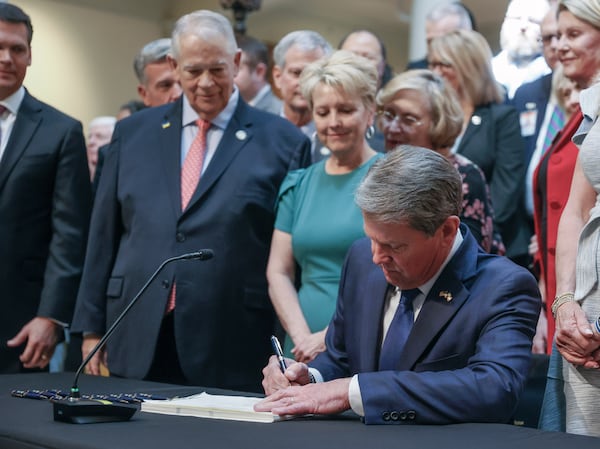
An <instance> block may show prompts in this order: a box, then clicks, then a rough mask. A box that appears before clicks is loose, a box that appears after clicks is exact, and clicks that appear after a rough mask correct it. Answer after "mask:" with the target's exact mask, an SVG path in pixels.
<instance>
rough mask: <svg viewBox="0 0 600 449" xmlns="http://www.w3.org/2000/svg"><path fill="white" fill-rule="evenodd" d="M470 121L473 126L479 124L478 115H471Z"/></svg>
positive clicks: (479, 118)
mask: <svg viewBox="0 0 600 449" xmlns="http://www.w3.org/2000/svg"><path fill="white" fill-rule="evenodd" d="M471 123H473V125H475V126H479V125H481V117H479V116H478V115H474V116H473V117H471Z"/></svg>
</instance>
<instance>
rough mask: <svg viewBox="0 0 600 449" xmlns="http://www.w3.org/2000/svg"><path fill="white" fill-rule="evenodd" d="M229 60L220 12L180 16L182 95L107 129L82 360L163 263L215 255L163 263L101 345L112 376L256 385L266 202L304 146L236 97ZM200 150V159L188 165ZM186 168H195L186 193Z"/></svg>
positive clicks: (267, 328)
mask: <svg viewBox="0 0 600 449" xmlns="http://www.w3.org/2000/svg"><path fill="white" fill-rule="evenodd" d="M240 57H241V52H240V51H239V49H238V48H237V45H236V42H235V38H234V35H233V31H232V29H231V25H230V23H229V21H228V20H227V19H226V18H225V17H223V16H222V15H220V14H217V13H213V12H210V11H196V12H195V13H191V14H188V15H186V16H184V17H182V18H181V19H179V20H178V21H177V23H176V24H175V28H174V31H173V59H172V60H171V63H172V64H173V67H174V68H175V70H176V72H177V74H178V76H179V79H180V81H181V85H182V89H183V92H184V95H183V96H182V98H180V99H179V100H177V101H176V102H175V103H171V104H167V105H163V106H159V107H156V108H149V109H146V110H143V111H140V112H137V113H136V114H134V115H133V116H131V117H129V118H128V119H127V120H123V121H121V122H118V123H117V126H116V128H115V132H114V135H113V142H112V143H111V146H110V148H109V150H108V154H107V158H106V162H105V165H104V172H103V174H102V177H101V178H100V184H99V186H98V192H97V194H96V199H95V202H94V210H93V214H92V216H93V218H92V227H91V230H90V240H89V250H88V254H87V257H86V263H85V267H84V274H83V279H82V284H81V288H80V291H79V296H78V303H77V309H76V312H75V318H74V325H73V327H74V328H75V330H78V331H80V332H83V334H84V343H83V355H84V356H85V355H86V354H87V353H89V351H90V350H91V348H92V347H93V345H94V344H95V343H96V342H97V341H98V339H99V338H100V336H101V335H102V334H103V333H104V332H105V331H106V328H107V326H108V325H110V324H111V323H112V322H114V320H115V318H116V317H117V315H118V314H119V313H120V312H121V311H122V310H123V309H124V308H125V306H126V305H127V304H128V303H129V301H130V300H131V299H132V298H133V296H134V295H135V293H136V292H137V291H138V290H139V289H140V288H141V287H142V285H143V284H144V283H145V281H146V280H147V279H148V278H149V277H150V275H151V274H152V273H153V271H154V270H155V269H156V268H157V267H158V266H159V264H160V263H161V262H162V261H163V260H165V259H167V258H169V257H173V256H177V255H180V254H184V253H188V252H192V251H196V250H199V249H201V248H211V249H213V250H214V258H213V259H211V260H208V261H204V262H200V261H182V262H180V263H179V262H178V263H175V264H171V265H169V266H168V267H167V268H165V270H164V271H163V272H162V273H161V274H160V276H159V277H158V278H157V279H156V281H155V282H154V283H152V284H151V285H150V287H149V288H148V290H147V291H146V294H145V297H142V298H141V299H140V302H139V303H138V304H137V305H136V307H135V308H134V309H132V310H131V313H130V314H129V315H128V316H127V317H126V318H125V320H124V321H123V322H122V325H121V326H120V327H119V328H118V329H117V331H116V332H115V334H114V335H113V337H112V338H111V339H110V340H109V341H108V346H107V351H106V352H107V355H108V358H107V361H108V368H109V370H110V371H111V373H113V374H116V375H119V376H124V377H130V378H145V379H149V380H156V381H166V382H177V383H186V384H197V385H203V386H210V387H222V388H230V389H238V390H259V389H260V367H261V366H262V365H263V364H264V361H265V360H267V358H268V355H269V353H270V341H269V335H270V333H271V332H272V331H273V325H274V312H273V309H272V306H271V303H270V300H269V296H268V293H267V281H266V276H265V270H266V263H267V258H268V254H269V246H270V241H271V235H272V232H273V223H274V205H275V200H276V197H277V193H278V189H279V185H280V183H281V181H282V180H283V178H284V177H285V175H286V173H287V171H288V170H290V169H295V168H298V167H304V166H307V165H308V163H309V158H310V142H309V140H308V139H307V138H306V137H305V136H304V135H303V134H302V133H301V132H300V131H299V130H298V129H297V128H296V127H295V126H293V125H292V124H290V123H289V122H287V121H286V120H284V119H282V118H280V117H277V116H274V115H272V114H268V113H266V112H263V111H259V110H257V109H254V108H252V107H250V106H248V105H247V104H246V103H245V102H244V101H243V99H242V98H241V97H240V95H239V91H238V90H237V89H235V87H234V82H233V79H234V76H235V74H236V73H237V70H238V68H239V64H240ZM203 129H204V133H205V134H204V133H203V132H202V130H203ZM202 140H204V141H203V143H202V144H199V143H198V142H200V141H202ZM197 143H198V145H197ZM198 146H204V150H205V157H204V158H202V157H201V156H199V157H198V161H197V164H195V165H190V164H189V161H190V159H188V156H192V155H194V154H196V150H197V149H198ZM190 167H192V168H193V167H195V169H197V171H198V172H199V173H197V174H196V175H195V177H194V180H195V182H196V183H197V186H196V187H193V186H192V188H191V189H190V188H189V187H190V184H189V182H190V180H189V179H188V176H187V172H188V168H190ZM198 178H199V181H198ZM183 181H185V182H183ZM192 192H193V193H192ZM186 193H187V194H188V195H191V197H190V198H189V200H185V201H184V198H183V197H182V194H186ZM186 203H187V204H186ZM98 370H99V358H98V357H95V358H94V360H92V362H91V364H90V372H91V373H92V374H97V373H98V372H99V371H98Z"/></svg>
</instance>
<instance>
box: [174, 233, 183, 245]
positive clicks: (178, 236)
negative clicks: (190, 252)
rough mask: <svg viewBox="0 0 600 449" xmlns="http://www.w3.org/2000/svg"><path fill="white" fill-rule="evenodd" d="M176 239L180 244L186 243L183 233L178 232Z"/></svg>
mask: <svg viewBox="0 0 600 449" xmlns="http://www.w3.org/2000/svg"><path fill="white" fill-rule="evenodd" d="M175 239H177V241H178V242H179V243H181V242H185V234H184V233H183V232H178V233H177V235H176V236H175Z"/></svg>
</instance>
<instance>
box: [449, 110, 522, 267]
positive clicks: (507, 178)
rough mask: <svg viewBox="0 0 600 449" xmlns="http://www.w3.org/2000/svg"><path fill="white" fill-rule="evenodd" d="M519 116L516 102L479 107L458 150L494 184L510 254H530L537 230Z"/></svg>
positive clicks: (497, 215) (496, 211) (517, 256)
mask: <svg viewBox="0 0 600 449" xmlns="http://www.w3.org/2000/svg"><path fill="white" fill-rule="evenodd" d="M524 151H525V144H524V142H523V138H522V137H521V129H520V125H519V117H518V115H517V111H516V110H515V108H514V107H513V106H512V105H506V104H495V103H490V104H487V105H483V106H479V107H477V108H475V111H474V112H473V115H472V116H471V121H470V122H469V126H467V129H466V130H465V133H464V134H463V137H462V139H461V141H460V144H459V146H458V149H457V152H458V153H459V154H462V155H463V156H465V157H467V158H468V159H470V160H471V161H473V162H475V163H476V164H477V165H478V166H479V167H480V168H481V170H482V171H483V173H484V174H485V177H486V179H487V182H488V184H489V186H490V195H491V197H492V205H493V207H494V214H495V220H494V224H495V225H497V227H498V230H499V231H500V234H501V235H502V241H503V242H504V245H505V246H506V255H507V256H509V257H511V258H513V259H515V260H520V259H521V258H523V257H525V258H526V257H527V254H528V252H527V246H528V244H529V238H530V237H531V234H532V232H533V230H532V229H531V225H530V224H529V221H528V219H527V212H526V210H525V204H524V199H523V188H524V180H525V173H526V172H527V166H526V164H525V158H524V156H523V154H524Z"/></svg>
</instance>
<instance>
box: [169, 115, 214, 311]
mask: <svg viewBox="0 0 600 449" xmlns="http://www.w3.org/2000/svg"><path fill="white" fill-rule="evenodd" d="M196 125H198V134H196V137H195V138H194V141H193V142H192V144H191V145H190V149H189V150H188V153H187V155H186V156H185V160H184V161H183V167H182V168H181V210H182V211H183V210H185V208H186V207H187V205H188V203H189V202H190V199H191V198H192V195H193V194H194V192H195V191H196V187H197V186H198V182H199V181H200V174H201V173H202V164H203V163H204V156H205V155H206V134H207V133H208V129H209V128H210V122H209V121H207V120H203V119H198V120H196ZM175 297H176V284H175V283H173V288H172V289H171V293H170V294H169V300H168V302H167V309H166V311H165V312H166V313H170V312H172V311H173V309H175Z"/></svg>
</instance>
